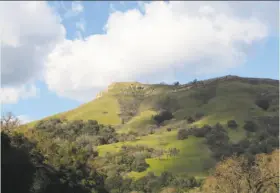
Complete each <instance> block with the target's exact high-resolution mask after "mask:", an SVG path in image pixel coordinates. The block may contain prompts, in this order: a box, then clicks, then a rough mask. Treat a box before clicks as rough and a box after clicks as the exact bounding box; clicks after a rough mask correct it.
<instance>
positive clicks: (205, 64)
mask: <svg viewBox="0 0 280 193" xmlns="http://www.w3.org/2000/svg"><path fill="white" fill-rule="evenodd" d="M259 4H262V5H261V6H263V7H261V6H259ZM142 5H143V7H142V8H143V12H144V14H142V12H140V11H139V10H138V9H131V10H127V11H125V12H114V13H111V14H110V17H109V19H108V22H107V24H106V26H105V30H106V33H105V34H102V35H101V34H96V35H91V36H89V37H87V38H86V39H85V40H73V41H72V40H65V41H64V43H62V44H59V45H58V46H57V47H56V49H55V50H54V51H53V52H52V53H51V54H50V56H49V60H48V65H47V71H46V74H45V80H46V83H47V84H48V86H49V89H51V90H53V91H55V92H57V93H58V94H59V95H61V96H65V97H69V98H73V99H78V100H89V99H92V98H93V97H94V94H95V93H96V91H97V90H99V89H101V88H104V87H106V86H107V85H108V84H110V83H111V82H113V81H131V80H135V79H139V78H140V79H141V78H142V79H143V77H145V79H146V80H147V79H148V80H150V81H164V80H166V78H168V79H172V77H173V70H171V69H172V68H174V67H177V68H179V70H181V71H185V72H186V76H187V75H188V74H194V73H196V74H209V73H216V72H222V71H223V70H226V69H229V68H233V67H236V66H238V65H240V64H242V63H243V62H244V61H245V60H246V51H247V50H248V48H250V46H252V45H253V43H254V42H256V41H259V40H262V39H264V38H266V37H267V36H268V35H269V33H270V32H271V31H270V27H271V24H270V23H269V21H267V20H265V19H264V18H269V17H268V15H269V13H268V11H269V9H268V8H270V7H271V5H273V4H269V5H268V4H266V3H261V2H258V3H254V2H250V4H246V3H244V6H245V8H243V7H242V3H241V2H238V4H236V3H235V2H170V3H164V2H152V3H150V4H148V3H144V4H142ZM248 5H250V7H249V6H248ZM255 5H256V6H257V7H258V9H254V8H253V7H254V6H255ZM246 6H247V7H246ZM242 8H243V9H242ZM261 8H264V9H263V10H262V9H261ZM256 10H262V11H266V12H265V15H266V16H265V15H261V14H260V12H257V11H256ZM270 14H273V13H270Z"/></svg>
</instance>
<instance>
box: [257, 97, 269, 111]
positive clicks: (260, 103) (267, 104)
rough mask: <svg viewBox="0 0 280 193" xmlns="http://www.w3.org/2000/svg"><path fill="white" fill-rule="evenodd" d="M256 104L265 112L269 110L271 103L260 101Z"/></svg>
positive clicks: (264, 100)
mask: <svg viewBox="0 0 280 193" xmlns="http://www.w3.org/2000/svg"><path fill="white" fill-rule="evenodd" d="M255 103H256V105H257V106H258V107H260V108H262V109H263V110H265V111H266V110H267V109H268V108H269V101H268V100H266V99H259V100H257V101H256V102H255Z"/></svg>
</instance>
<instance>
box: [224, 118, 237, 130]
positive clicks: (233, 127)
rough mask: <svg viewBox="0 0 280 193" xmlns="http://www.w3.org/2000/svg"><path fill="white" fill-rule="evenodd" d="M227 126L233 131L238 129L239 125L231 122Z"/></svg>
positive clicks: (233, 121)
mask: <svg viewBox="0 0 280 193" xmlns="http://www.w3.org/2000/svg"><path fill="white" fill-rule="evenodd" d="M227 126H228V127H229V128H231V129H236V128H237V126H238V125H237V123H236V121H235V120H229V121H228V122H227Z"/></svg>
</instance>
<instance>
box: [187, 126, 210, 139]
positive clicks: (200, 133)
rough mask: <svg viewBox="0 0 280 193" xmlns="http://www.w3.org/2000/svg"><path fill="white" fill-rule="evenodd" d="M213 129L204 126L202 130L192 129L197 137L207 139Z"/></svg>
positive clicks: (192, 132)
mask: <svg viewBox="0 0 280 193" xmlns="http://www.w3.org/2000/svg"><path fill="white" fill-rule="evenodd" d="M211 129H212V128H211V127H210V126H209V125H204V126H203V127H202V128H192V129H191V134H192V135H194V136H195V137H205V136H206V135H207V134H208V133H209V132H210V131H211Z"/></svg>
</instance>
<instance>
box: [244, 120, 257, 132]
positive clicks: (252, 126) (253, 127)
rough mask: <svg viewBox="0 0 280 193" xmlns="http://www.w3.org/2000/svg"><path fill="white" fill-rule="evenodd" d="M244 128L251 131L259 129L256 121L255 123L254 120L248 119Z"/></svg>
mask: <svg viewBox="0 0 280 193" xmlns="http://www.w3.org/2000/svg"><path fill="white" fill-rule="evenodd" d="M243 128H244V129H245V130H246V131H249V132H255V131H257V129H258V127H257V125H256V123H254V122H253V121H246V122H245V124H244V126H243Z"/></svg>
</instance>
